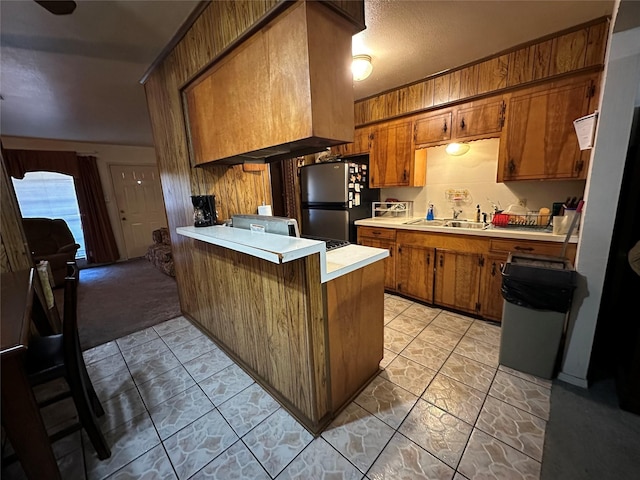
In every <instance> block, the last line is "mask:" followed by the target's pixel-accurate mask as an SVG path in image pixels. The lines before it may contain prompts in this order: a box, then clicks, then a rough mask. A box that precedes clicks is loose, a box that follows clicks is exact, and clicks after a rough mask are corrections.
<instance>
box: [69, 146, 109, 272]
mask: <svg viewBox="0 0 640 480" xmlns="http://www.w3.org/2000/svg"><path fill="white" fill-rule="evenodd" d="M78 170H79V173H80V175H79V176H78V177H76V178H75V184H76V194H77V196H78V207H79V209H80V220H81V222H82V231H83V233H84V244H85V248H86V250H87V263H112V262H115V261H116V260H118V257H119V256H120V255H119V254H118V245H117V244H116V239H115V237H114V236H113V229H112V228H111V222H110V221H109V213H108V212H107V205H106V204H105V202H104V192H103V191H102V184H101V183H100V175H99V174H98V164H97V162H96V157H78Z"/></svg>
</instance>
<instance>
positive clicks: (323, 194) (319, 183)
mask: <svg viewBox="0 0 640 480" xmlns="http://www.w3.org/2000/svg"><path fill="white" fill-rule="evenodd" d="M348 175H349V164H347V163H342V162H333V163H315V164H313V165H309V166H306V167H302V168H301V169H300V192H301V194H302V195H301V199H302V203H316V204H321V203H324V204H326V203H338V204H342V205H346V204H348V202H349V191H348V188H347V187H348V179H349V177H348Z"/></svg>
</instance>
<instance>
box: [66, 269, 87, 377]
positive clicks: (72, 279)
mask: <svg viewBox="0 0 640 480" xmlns="http://www.w3.org/2000/svg"><path fill="white" fill-rule="evenodd" d="M62 343H63V350H64V363H65V365H66V366H67V371H69V372H71V371H74V372H79V371H82V370H81V369H82V368H83V367H82V365H83V363H82V362H84V360H83V359H82V349H81V347H80V337H79V335H78V265H77V264H76V263H75V262H67V276H66V277H65V279H64V307H63V319H62Z"/></svg>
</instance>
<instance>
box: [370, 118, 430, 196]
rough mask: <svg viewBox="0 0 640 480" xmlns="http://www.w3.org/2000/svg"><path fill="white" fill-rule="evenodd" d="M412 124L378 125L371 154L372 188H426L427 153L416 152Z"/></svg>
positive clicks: (392, 123) (407, 122)
mask: <svg viewBox="0 0 640 480" xmlns="http://www.w3.org/2000/svg"><path fill="white" fill-rule="evenodd" d="M412 140H413V124H412V122H411V121H406V122H391V123H388V124H380V125H378V126H377V127H376V128H375V130H374V131H373V133H372V140H371V151H370V152H369V169H370V177H369V186H370V187H371V188H381V187H422V186H424V184H425V180H426V165H427V162H426V150H424V149H423V150H422V151H415V152H414V149H413V141H412Z"/></svg>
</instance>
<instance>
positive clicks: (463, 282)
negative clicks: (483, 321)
mask: <svg viewBox="0 0 640 480" xmlns="http://www.w3.org/2000/svg"><path fill="white" fill-rule="evenodd" d="M480 258H481V256H480V255H478V254H476V253H464V252H457V251H453V250H445V249H436V262H435V267H434V268H435V278H434V293H433V303H435V304H436V305H440V306H443V307H449V308H453V309H456V310H462V311H465V312H470V313H478V311H477V310H478V298H479V291H480V289H479V287H480V274H481V271H480V269H481V266H480Z"/></svg>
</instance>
